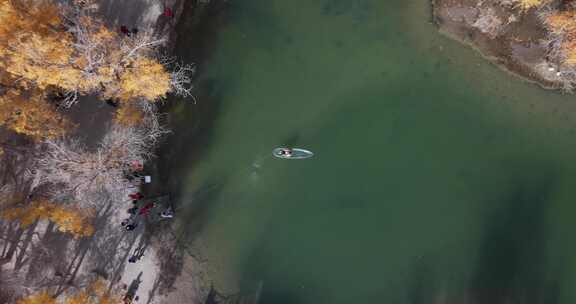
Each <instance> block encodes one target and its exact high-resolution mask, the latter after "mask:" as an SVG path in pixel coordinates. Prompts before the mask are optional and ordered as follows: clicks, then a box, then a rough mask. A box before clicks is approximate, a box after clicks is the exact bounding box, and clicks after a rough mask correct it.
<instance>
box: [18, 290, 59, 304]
mask: <svg viewBox="0 0 576 304" xmlns="http://www.w3.org/2000/svg"><path fill="white" fill-rule="evenodd" d="M16 304H57V303H56V299H54V298H53V297H52V296H51V295H50V294H48V292H46V291H43V292H39V293H36V294H33V295H30V296H28V297H25V298H23V299H20V300H18V301H17V302H16Z"/></svg>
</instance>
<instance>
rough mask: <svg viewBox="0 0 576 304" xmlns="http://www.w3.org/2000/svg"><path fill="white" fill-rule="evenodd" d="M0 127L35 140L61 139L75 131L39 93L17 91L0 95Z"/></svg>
mask: <svg viewBox="0 0 576 304" xmlns="http://www.w3.org/2000/svg"><path fill="white" fill-rule="evenodd" d="M0 125H3V126H4V127H6V128H8V129H11V130H13V131H15V132H17V133H20V134H24V135H28V136H30V137H32V138H34V139H42V138H56V137H60V136H63V135H64V134H66V133H67V132H68V131H69V130H70V129H71V128H72V127H73V125H72V123H71V122H70V121H69V120H68V119H66V118H64V117H63V116H62V115H61V114H60V113H59V112H57V111H56V110H55V109H54V107H53V106H52V105H51V104H49V103H47V102H46V101H45V100H44V98H43V96H42V94H41V93H40V92H39V91H37V90H34V91H28V92H22V91H19V90H15V89H9V90H8V91H7V92H6V93H5V94H3V95H0Z"/></svg>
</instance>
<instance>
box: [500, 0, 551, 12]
mask: <svg viewBox="0 0 576 304" xmlns="http://www.w3.org/2000/svg"><path fill="white" fill-rule="evenodd" d="M550 1H551V0H501V2H503V3H509V4H512V5H513V6H514V7H517V8H519V9H520V10H522V11H527V10H529V9H532V8H537V7H540V6H543V5H544V4H547V3H549V2H550Z"/></svg>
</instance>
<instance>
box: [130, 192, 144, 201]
mask: <svg viewBox="0 0 576 304" xmlns="http://www.w3.org/2000/svg"><path fill="white" fill-rule="evenodd" d="M128 197H129V198H131V199H133V200H136V201H137V200H141V199H143V198H144V195H142V193H140V192H136V193H132V194H128Z"/></svg>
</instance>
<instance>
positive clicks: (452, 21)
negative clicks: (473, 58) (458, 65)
mask: <svg viewBox="0 0 576 304" xmlns="http://www.w3.org/2000/svg"><path fill="white" fill-rule="evenodd" d="M431 3H432V15H433V16H432V17H433V22H434V23H435V24H436V26H437V27H438V29H439V31H440V32H441V33H443V34H444V35H446V36H448V37H450V38H452V39H454V40H456V41H459V42H461V43H463V44H466V45H469V46H471V47H472V48H473V49H475V50H476V51H477V52H478V53H480V54H481V55H482V56H483V57H484V58H486V59H487V60H489V61H491V62H492V63H494V64H496V65H497V66H498V67H500V68H501V69H503V70H504V71H507V72H509V73H511V74H513V75H515V76H517V77H520V78H522V79H524V80H526V81H528V82H531V83H535V84H538V85H539V86H541V87H542V88H545V89H553V90H557V89H560V90H563V91H566V92H571V91H573V89H574V86H575V85H576V60H575V59H576V18H574V16H576V3H575V2H574V1H572V0H491V1H486V0H432V1H431Z"/></svg>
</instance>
